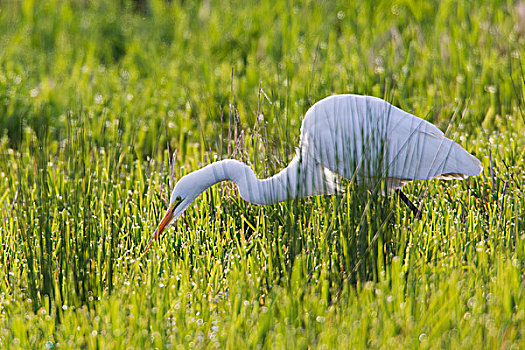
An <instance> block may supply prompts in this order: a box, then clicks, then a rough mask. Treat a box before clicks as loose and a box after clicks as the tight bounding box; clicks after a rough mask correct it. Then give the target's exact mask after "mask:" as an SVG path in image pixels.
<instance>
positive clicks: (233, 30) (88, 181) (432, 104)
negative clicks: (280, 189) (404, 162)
mask: <svg viewBox="0 0 525 350" xmlns="http://www.w3.org/2000/svg"><path fill="white" fill-rule="evenodd" d="M520 6H524V5H520V4H515V3H514V2H512V1H491V2H486V3H483V4H480V3H478V2H470V1H461V2H455V1H449V0H446V1H425V2H421V3H419V2H417V1H399V2H396V3H395V4H391V3H390V2H387V1H381V2H365V3H362V4H361V2H356V3H355V4H347V3H346V1H341V2H337V1H333V2H332V1H323V2H318V1H302V2H300V3H296V2H293V3H292V2H282V3H281V2H275V1H253V2H246V1H230V2H227V3H225V2H212V1H204V2H202V3H198V2H193V1H175V0H173V1H171V2H170V3H165V2H164V1H160V0H156V1H154V0H151V1H148V6H147V8H146V11H144V12H141V11H137V10H134V6H133V4H132V3H131V2H129V1H115V2H106V1H81V0H77V1H61V0H54V1H53V0H49V1H29V0H24V1H0V132H1V133H2V134H1V140H0V245H1V247H2V248H1V250H0V286H1V287H0V347H2V348H4V347H7V348H42V347H45V348H52V347H57V348H77V347H83V348H103V349H106V348H129V347H131V348H153V347H158V348H167V347H172V348H173V347H176V348H179V347H182V348H191V347H193V348H203V347H218V348H240V347H249V348H262V347H265V348H307V347H319V348H329V349H331V348H407V347H408V348H476V349H477V348H481V347H485V348H523V347H524V346H523V344H524V343H525V340H524V337H525V292H524V290H525V277H524V272H523V271H524V269H525V266H524V265H525V211H524V208H525V193H524V189H523V188H524V186H525V181H524V179H525V177H524V170H523V169H524V167H525V162H524V151H525V149H524V147H525V138H524V136H523V135H524V132H525V127H524V121H525V115H524V112H525V98H524V94H525V78H524V77H525V74H524V70H525V60H524V58H523V57H524V55H525V49H524V48H525V26H524V25H523V23H525V18H524V16H525V14H523V12H520V11H523V10H520ZM260 88H262V90H263V91H264V92H265V93H266V95H267V96H268V99H269V101H271V104H270V103H269V101H268V100H267V99H266V98H265V97H264V94H262V93H260V90H259V89H260ZM333 93H358V94H369V95H375V96H379V97H384V98H386V99H388V100H389V101H392V102H393V103H394V104H395V105H397V106H399V107H401V108H403V109H405V110H407V111H409V112H412V113H414V114H416V115H418V116H421V117H424V118H426V119H427V120H429V121H431V122H433V123H435V124H436V125H437V126H439V127H440V128H441V129H442V130H446V129H447V128H448V133H447V135H448V136H449V137H451V138H453V139H454V140H456V141H458V142H459V143H460V144H461V145H463V146H464V147H465V148H466V149H467V150H468V151H469V152H471V153H473V154H476V156H477V157H478V158H480V159H481V160H482V162H483V167H484V171H483V174H482V175H480V176H478V177H476V178H470V179H469V180H468V181H451V182H444V181H427V182H418V183H414V184H413V185H410V186H408V187H407V189H406V191H407V194H408V196H409V197H410V198H412V199H414V200H418V201H422V203H423V204H424V207H423V210H424V214H423V218H422V220H416V219H413V218H412V214H411V213H410V211H409V210H407V209H406V207H405V206H403V205H397V201H396V200H395V198H384V197H378V198H377V200H373V201H372V200H371V199H373V197H374V195H373V194H370V193H366V192H365V193H361V192H360V191H359V190H355V189H354V188H353V187H352V186H350V187H349V188H348V190H347V191H346V194H345V195H344V196H339V197H331V198H330V197H327V198H312V199H305V200H300V201H294V202H290V203H281V204H277V205H272V206H268V207H259V206H254V205H250V204H247V203H245V202H243V201H242V200H241V199H240V198H239V197H238V195H237V193H236V190H235V189H234V187H233V186H231V185H227V184H223V185H218V186H215V187H214V188H212V189H211V190H209V191H207V192H205V193H204V195H203V196H201V197H200V198H198V199H197V201H196V203H195V204H194V205H193V206H192V207H190V208H189V209H188V210H187V212H186V213H185V214H184V216H183V217H181V219H180V220H179V221H178V223H177V225H176V227H175V228H172V229H170V230H169V231H168V233H167V234H165V235H164V237H162V239H161V240H159V242H158V243H156V244H155V245H154V247H153V248H152V249H151V250H150V252H148V254H146V255H145V256H141V250H142V249H143V248H144V246H145V244H146V243H147V240H148V239H149V237H150V235H151V233H152V231H153V230H154V228H155V227H156V224H157V223H158V221H159V220H160V218H161V216H162V215H163V212H164V210H165V208H166V202H167V200H168V198H169V189H170V186H171V187H172V186H173V181H172V180H171V177H172V176H173V180H176V179H177V178H178V177H180V176H181V175H183V174H185V173H188V172H190V171H192V170H196V169H198V168H199V167H200V166H202V165H203V164H205V163H207V162H210V161H211V160H214V159H222V158H226V157H235V158H237V159H241V160H244V161H246V162H248V163H249V164H251V165H252V167H254V169H256V172H257V174H258V175H259V176H260V177H263V176H266V175H269V174H273V173H274V172H275V171H276V170H278V169H280V168H282V167H284V166H286V164H287V162H288V161H289V160H290V159H291V157H292V155H293V153H294V147H295V146H296V145H297V139H298V137H299V127H300V123H301V120H302V116H303V115H304V112H305V111H306V110H307V109H308V107H309V106H310V105H311V104H312V103H314V102H315V101H317V100H319V99H321V98H323V97H325V96H327V95H330V94H333ZM258 112H260V114H261V115H262V117H259V122H257V115H258ZM166 135H167V136H168V141H169V149H170V151H171V152H172V153H173V152H174V151H175V153H176V157H173V155H172V154H169V153H168V149H167V144H168V143H167V141H166ZM170 159H174V164H173V170H171V169H170V165H169V164H170V163H169V160H170ZM367 203H374V204H373V205H371V206H367Z"/></svg>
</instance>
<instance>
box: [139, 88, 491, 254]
mask: <svg viewBox="0 0 525 350" xmlns="http://www.w3.org/2000/svg"><path fill="white" fill-rule="evenodd" d="M481 170H482V168H481V163H480V161H479V160H478V159H477V158H476V157H474V156H472V155H471V154H469V153H468V152H467V151H466V150H465V149H463V147H461V146H460V145H458V144H457V143H456V142H454V141H452V140H450V139H448V138H446V137H445V135H444V134H443V132H442V131H441V130H439V129H438V128H437V127H435V126H434V125H432V124H431V123H429V122H427V121H425V120H423V119H421V118H418V117H416V116H414V115H412V114H410V113H407V112H405V111H403V110H401V109H399V108H397V107H395V106H393V105H391V104H390V103H388V102H386V101H384V100H382V99H379V98H376V97H370V96H359V95H335V96H330V97H327V98H325V99H323V100H321V101H319V102H317V103H316V104H314V105H313V106H312V107H311V108H310V109H309V110H308V111H307V112H306V115H305V117H304V120H303V122H302V125H301V139H300V143H299V147H298V149H297V152H296V155H295V156H294V158H293V159H292V161H291V162H290V163H289V165H288V166H287V167H286V168H285V169H283V170H282V171H280V172H279V173H278V174H276V175H274V176H272V177H270V178H268V179H263V180H260V179H257V177H256V176H255V173H254V172H253V170H252V169H251V168H250V167H249V166H247V165H246V164H244V163H242V162H239V161H237V160H233V159H226V160H222V161H218V162H215V163H212V164H209V165H207V166H205V167H203V168H201V169H199V170H197V171H194V172H192V173H190V174H188V175H186V176H183V177H182V178H181V179H180V180H179V182H178V183H177V184H176V186H175V189H174V190H173V192H172V195H171V201H170V207H169V209H168V212H167V213H166V215H165V216H164V218H163V220H162V221H161V223H160V224H159V227H158V228H157V230H156V232H155V234H154V236H153V237H152V239H151V240H150V242H149V244H148V247H147V248H146V250H147V249H148V248H149V246H150V245H151V242H152V241H153V239H154V238H155V237H156V236H157V235H158V234H159V233H161V232H162V231H163V230H164V229H165V227H167V226H168V225H169V224H170V223H171V222H173V221H174V220H175V219H177V218H178V216H179V215H180V214H181V213H182V212H184V210H185V209H186V208H187V207H188V206H189V205H190V204H191V203H192V202H193V201H194V200H195V198H197V196H199V195H200V194H201V193H202V192H203V191H204V190H206V189H207V188H208V187H210V186H212V185H214V184H216V183H217V182H220V181H224V180H231V181H233V182H234V183H235V184H236V185H237V186H238V188H239V194H240V195H241V197H242V198H243V199H244V200H246V201H248V202H251V203H254V204H263V205H265V204H272V203H276V202H280V201H285V200H289V199H294V198H301V197H306V196H315V195H322V194H334V193H336V192H337V191H339V186H338V184H337V177H338V176H342V177H345V178H347V179H350V180H352V179H355V180H356V181H357V182H358V184H363V185H365V186H371V185H374V184H376V183H377V180H380V179H385V180H386V183H387V186H388V187H389V190H393V189H396V188H398V187H401V186H403V185H404V184H406V183H407V182H408V181H411V180H428V179H432V178H443V179H453V178H457V179H464V178H466V177H467V176H475V175H478V174H479V173H480V172H481Z"/></svg>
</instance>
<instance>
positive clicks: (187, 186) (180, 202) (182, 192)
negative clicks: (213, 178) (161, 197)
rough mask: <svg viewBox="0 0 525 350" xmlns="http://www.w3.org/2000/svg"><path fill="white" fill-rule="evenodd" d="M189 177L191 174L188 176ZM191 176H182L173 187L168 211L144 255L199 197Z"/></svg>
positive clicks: (199, 191)
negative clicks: (156, 239)
mask: <svg viewBox="0 0 525 350" xmlns="http://www.w3.org/2000/svg"><path fill="white" fill-rule="evenodd" d="M190 175H191V174H190ZM196 185H197V184H195V183H194V182H193V181H192V179H191V176H189V175H186V176H183V177H182V178H181V179H180V180H179V181H178V182H177V184H176V185H175V188H174V189H173V192H172V193H171V199H170V205H169V207H168V210H167V211H166V214H164V217H163V218H162V220H161V221H160V224H159V226H158V227H157V229H156V230H155V233H154V234H153V236H152V237H151V239H150V240H149V242H148V245H147V246H146V249H145V250H144V253H146V252H147V251H148V250H149V248H150V246H151V244H152V243H153V241H154V240H155V238H157V237H159V236H160V234H161V233H162V232H163V231H164V230H165V229H166V228H167V227H168V226H169V225H170V224H171V223H173V222H175V220H176V219H177V218H178V217H179V216H180V215H181V214H182V213H183V212H184V211H185V210H186V208H188V206H189V205H190V204H191V203H193V201H194V200H195V198H197V197H198V196H199V194H200V193H201V192H202V190H200V189H199V188H198V187H199V186H196Z"/></svg>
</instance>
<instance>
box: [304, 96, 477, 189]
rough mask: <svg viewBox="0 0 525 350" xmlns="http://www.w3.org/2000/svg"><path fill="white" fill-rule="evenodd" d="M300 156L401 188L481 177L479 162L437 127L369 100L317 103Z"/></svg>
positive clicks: (332, 98) (357, 98)
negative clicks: (409, 184) (420, 182)
mask: <svg viewBox="0 0 525 350" xmlns="http://www.w3.org/2000/svg"><path fill="white" fill-rule="evenodd" d="M300 154H301V156H302V157H305V158H306V157H307V158H309V159H315V161H317V162H318V163H319V164H320V165H321V166H323V167H325V168H327V169H329V170H331V171H333V172H335V173H338V174H339V175H341V176H344V177H346V178H349V179H350V178H352V177H353V176H354V175H355V174H357V178H358V179H360V178H363V177H365V178H371V177H375V178H377V177H379V176H380V177H387V178H390V179H393V180H394V181H393V182H392V183H393V184H395V183H399V185H401V184H402V183H404V181H407V180H416V179H417V180H424V179H431V178H435V177H443V178H449V177H460V178H461V177H464V176H472V175H478V174H479V173H480V172H481V163H480V162H479V160H478V159H477V158H476V157H474V156H472V155H470V154H469V153H468V152H467V151H465V149H463V148H462V147H461V146H459V145H458V144H457V143H455V142H454V141H452V140H450V139H448V138H446V137H445V135H444V134H443V132H442V131H441V130H439V129H438V128H437V127H436V126H434V125H433V124H431V123H429V122H427V121H425V120H423V119H421V118H418V117H416V116H414V115H412V114H410V113H407V112H405V111H403V110H401V109H399V108H397V107H395V106H393V105H391V104H390V103H388V102H386V101H384V100H382V99H379V98H376V97H370V96H359V95H335V96H330V97H327V98H325V99H323V100H321V101H319V102H317V103H316V104H314V105H313V106H312V107H311V108H310V109H309V110H308V111H307V113H306V115H305V118H304V120H303V123H302V126H301V142H300ZM310 161H311V160H310ZM356 169H358V170H356ZM396 181H397V182H396ZM393 187H396V185H393Z"/></svg>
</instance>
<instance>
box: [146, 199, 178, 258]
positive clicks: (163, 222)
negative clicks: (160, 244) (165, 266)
mask: <svg viewBox="0 0 525 350" xmlns="http://www.w3.org/2000/svg"><path fill="white" fill-rule="evenodd" d="M175 207H176V206H175V205H171V206H170V207H169V208H168V211H167V212H166V214H165V215H164V217H163V218H162V220H161V221H160V224H159V226H158V227H157V229H156V230H155V233H154V234H153V236H152V237H151V238H150V240H149V242H148V245H147V246H146V249H145V250H144V252H143V253H142V254H145V253H147V252H148V250H149V247H151V244H152V243H153V241H154V240H155V238H157V236H159V235H160V234H161V233H162V231H164V230H165V229H166V227H168V225H169V224H170V222H171V220H172V219H173V212H174V211H175Z"/></svg>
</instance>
